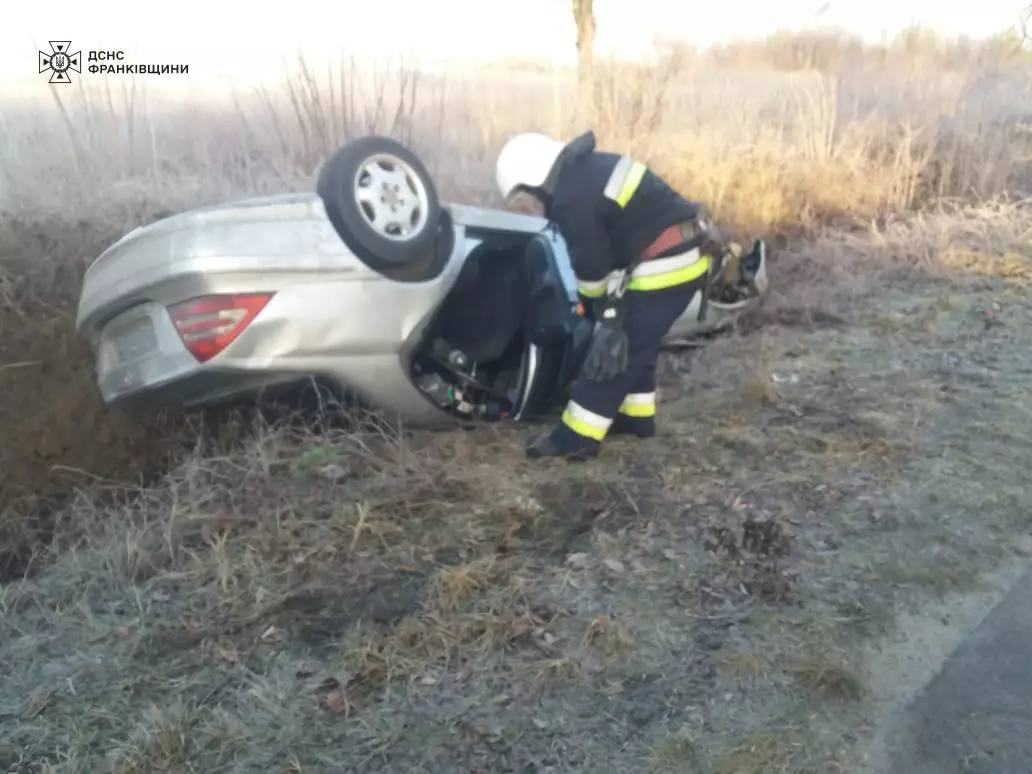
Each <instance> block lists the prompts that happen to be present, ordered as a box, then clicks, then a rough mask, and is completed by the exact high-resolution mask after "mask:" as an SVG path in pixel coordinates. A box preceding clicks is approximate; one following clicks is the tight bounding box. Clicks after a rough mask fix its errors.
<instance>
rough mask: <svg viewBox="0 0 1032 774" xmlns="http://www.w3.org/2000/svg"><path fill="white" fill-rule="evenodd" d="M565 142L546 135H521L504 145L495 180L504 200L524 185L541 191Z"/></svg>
mask: <svg viewBox="0 0 1032 774" xmlns="http://www.w3.org/2000/svg"><path fill="white" fill-rule="evenodd" d="M565 147H566V144H565V143H562V142H560V141H559V140H556V139H554V138H552V137H548V136H546V135H543V134H534V133H527V134H518V135H516V136H515V137H512V138H511V139H510V140H509V141H508V142H506V143H505V147H503V148H502V152H501V153H499V154H498V163H497V164H496V165H495V177H496V178H497V180H498V190H499V191H500V192H501V194H502V197H503V198H505V199H508V198H509V195H510V194H511V193H512V192H513V191H515V190H516V188H518V187H519V186H521V185H525V186H530V187H532V188H541V187H542V186H543V185H544V184H545V181H546V180H547V179H548V174H549V173H550V172H551V171H552V167H553V166H555V162H556V159H558V158H559V154H560V153H561V152H562V150H563V148H565Z"/></svg>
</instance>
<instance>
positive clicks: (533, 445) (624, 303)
mask: <svg viewBox="0 0 1032 774" xmlns="http://www.w3.org/2000/svg"><path fill="white" fill-rule="evenodd" d="M496 176H497V182H498V187H499V190H500V192H501V194H502V196H503V197H504V198H505V200H506V202H507V203H509V204H510V205H512V206H518V202H519V200H520V199H521V198H522V197H526V196H527V195H529V196H531V197H533V200H535V201H536V202H538V203H540V205H541V207H542V208H543V209H544V213H545V215H546V217H547V218H548V219H549V220H550V221H552V222H553V223H555V225H556V226H558V228H559V232H560V233H561V234H562V236H563V239H564V240H565V241H566V245H567V248H568V250H569V254H570V260H571V263H572V265H573V270H574V273H575V275H576V277H577V291H578V294H579V296H580V300H581V304H582V307H583V308H584V309H585V312H586V314H587V315H588V316H589V317H590V318H591V319H592V320H593V322H594V323H595V330H594V334H593V337H592V342H591V346H590V349H589V351H588V354H587V357H586V359H585V362H584V365H583V366H582V370H581V374H580V376H579V378H578V379H577V380H576V381H575V383H574V384H573V387H572V392H571V398H570V401H569V403H568V404H567V406H566V409H565V411H564V412H563V414H562V418H561V420H560V422H559V424H558V426H557V427H556V428H555V429H554V430H552V432H551V433H549V434H547V435H544V436H541V437H540V438H537V439H534V440H533V441H531V442H530V444H529V445H528V446H527V456H528V457H530V458H542V457H563V458H567V459H574V460H583V459H588V458H591V457H594V456H596V455H597V454H598V451H599V445H600V443H601V442H602V440H603V439H604V438H605V437H606V436H607V435H615V434H631V435H634V436H637V437H639V438H649V437H651V436H653V435H655V432H656V426H655V415H656V359H657V356H658V354H659V346H660V341H661V339H662V338H663V337H664V336H665V335H666V334H667V332H668V331H669V330H670V328H671V326H672V325H673V323H674V322H675V321H676V320H677V319H678V318H679V317H680V316H681V315H682V314H684V313H685V312H686V310H688V309H689V307H692V308H695V309H696V310H697V309H699V308H700V307H701V305H702V301H703V294H704V289H705V286H706V283H707V277H708V272H709V270H710V265H711V263H712V261H713V258H712V256H711V255H710V253H712V252H713V251H714V248H715V247H716V243H715V241H714V239H715V236H714V233H713V232H712V231H711V229H710V228H709V226H708V224H707V223H706V222H705V220H704V216H703V213H702V208H701V206H700V205H699V204H697V203H695V202H692V201H689V200H688V199H686V198H684V197H682V196H681V195H680V194H678V193H677V192H676V191H674V190H673V189H672V188H671V187H670V186H669V185H667V184H666V183H665V182H664V181H663V180H662V179H661V178H659V177H658V176H657V175H656V174H654V173H653V172H651V171H650V170H649V169H648V168H647V167H646V166H645V165H644V164H642V163H640V162H638V161H636V160H634V159H632V158H631V157H629V156H620V155H617V154H613V153H605V152H602V151H598V150H596V147H595V135H594V133H593V132H590V131H589V132H587V133H585V134H583V135H581V136H580V137H578V138H577V139H575V140H573V141H572V142H570V143H563V142H561V141H559V140H556V139H554V138H551V137H547V136H545V135H541V134H533V133H528V134H520V135H517V136H515V137H513V138H511V139H510V140H509V141H508V142H507V143H506V144H505V146H504V147H503V148H502V151H501V153H500V154H499V156H498V160H497V166H496ZM756 249H762V248H761V243H757V247H756Z"/></svg>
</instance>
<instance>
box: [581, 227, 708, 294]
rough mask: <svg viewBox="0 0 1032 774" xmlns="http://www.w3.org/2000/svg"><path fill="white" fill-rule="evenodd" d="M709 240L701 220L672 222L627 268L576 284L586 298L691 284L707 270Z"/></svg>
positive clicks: (706, 228) (706, 229)
mask: <svg viewBox="0 0 1032 774" xmlns="http://www.w3.org/2000/svg"><path fill="white" fill-rule="evenodd" d="M709 239H710V230H709V228H708V224H706V222H705V221H703V220H702V219H701V218H695V219H692V220H688V221H683V222H681V223H675V224H674V225H672V226H669V227H668V228H665V229H663V231H662V232H661V233H660V235H659V236H658V237H656V239H654V240H653V241H652V243H651V244H650V245H648V247H646V248H645V249H644V250H643V251H642V254H641V256H640V257H639V258H638V259H637V260H636V261H633V262H632V263H631V265H630V266H628V267H627V268H626V269H618V270H616V271H614V272H612V273H611V274H610V275H609V276H608V277H607V278H605V279H602V280H598V281H595V282H578V283H577V284H578V290H579V291H580V293H581V295H583V296H585V297H587V298H598V297H600V296H603V295H608V296H612V297H615V298H620V297H621V296H623V294H624V292H625V291H627V290H636V291H650V290H665V289H667V288H671V287H674V286H676V285H683V284H685V283H687V282H691V281H693V280H696V279H698V278H699V277H703V276H705V275H706V274H707V272H708V271H709V268H710V263H711V260H712V259H711V258H710V256H708V255H705V254H704V253H703V246H704V245H705V244H706V243H707V242H708V241H709Z"/></svg>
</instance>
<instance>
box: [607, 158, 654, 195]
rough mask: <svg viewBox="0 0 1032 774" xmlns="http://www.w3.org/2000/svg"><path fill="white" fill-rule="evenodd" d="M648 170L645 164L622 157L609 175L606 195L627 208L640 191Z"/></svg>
mask: <svg viewBox="0 0 1032 774" xmlns="http://www.w3.org/2000/svg"><path fill="white" fill-rule="evenodd" d="M646 169H647V168H646V166H645V165H644V164H642V163H641V162H639V161H635V160H634V159H632V158H631V157H630V156H621V157H620V160H619V161H618V162H616V166H615V167H613V171H612V173H611V174H610V175H609V181H608V182H607V183H606V188H605V192H604V193H605V195H606V196H607V197H608V198H610V199H612V200H613V201H614V202H616V203H617V204H619V205H620V206H621V207H626V206H627V202H629V201H630V200H631V197H632V196H634V192H635V191H637V190H638V186H639V185H640V184H641V179H642V178H643V177H644V176H645V171H646Z"/></svg>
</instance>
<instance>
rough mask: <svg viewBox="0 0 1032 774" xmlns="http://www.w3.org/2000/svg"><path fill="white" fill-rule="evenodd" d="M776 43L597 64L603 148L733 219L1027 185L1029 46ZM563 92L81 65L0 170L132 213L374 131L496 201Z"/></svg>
mask: <svg viewBox="0 0 1032 774" xmlns="http://www.w3.org/2000/svg"><path fill="white" fill-rule="evenodd" d="M770 45H771V46H773V48H771V49H770V50H768V51H766V52H765V53H764V49H763V48H762V47H761V46H755V47H754V48H753V49H752V51H753V54H754V55H755V56H754V57H753V60H752V61H748V58H746V57H742V56H734V57H723V58H722V57H719V56H718V57H702V56H694V55H692V54H690V53H686V52H674V53H672V54H671V55H670V56H667V57H664V58H661V59H660V60H659V61H658V63H656V64H653V65H637V66H631V65H625V64H614V63H609V64H606V63H601V64H600V65H599V68H598V77H597V89H596V91H597V97H596V110H595V114H594V116H593V118H592V120H591V124H592V126H593V127H594V128H595V130H596V131H597V133H598V134H599V136H600V139H601V141H602V142H603V144H604V145H606V146H607V147H610V148H612V149H614V150H629V151H633V152H635V153H637V154H639V155H641V156H642V157H643V158H645V159H646V160H648V161H649V162H650V163H652V164H653V165H654V166H655V167H656V168H657V170H659V171H660V172H662V173H663V174H664V175H666V176H667V177H668V178H669V179H670V180H671V181H672V182H673V183H675V184H676V185H677V186H678V187H680V188H681V189H682V190H684V191H685V192H686V193H687V194H688V195H690V196H692V197H693V198H696V199H698V200H701V201H704V202H705V203H706V204H707V205H709V206H710V207H711V208H712V209H713V211H714V213H715V214H716V215H717V217H718V218H719V219H721V220H722V221H724V222H725V223H727V224H729V225H730V226H732V227H734V228H735V229H736V230H739V229H741V230H748V231H756V230H782V231H789V232H794V233H797V232H798V230H799V229H812V228H814V227H816V226H819V225H821V224H825V223H829V222H834V223H838V224H842V223H862V224H866V223H870V222H871V221H872V220H873V219H880V218H885V217H888V216H891V215H893V214H896V213H899V212H902V211H906V210H908V209H911V208H915V207H920V208H925V207H927V206H929V205H932V204H934V203H936V202H938V201H941V200H943V199H950V198H964V199H968V200H970V199H972V198H975V199H978V200H985V199H987V198H991V197H993V196H995V195H998V194H1001V193H1004V192H1013V191H1025V192H1027V191H1028V190H1029V189H1028V184H1029V164H1030V155H1029V154H1030V148H1032V145H1030V142H1032V132H1029V130H1028V120H1029V115H1032V93H1030V92H1029V86H1028V84H1029V83H1030V82H1032V81H1030V79H1029V78H1028V68H1029V67H1030V66H1032V63H1030V61H1029V59H1028V57H1022V56H1004V55H1003V54H1002V53H1000V52H999V51H997V52H996V53H995V54H994V53H992V51H993V50H990V49H989V48H976V49H972V50H969V51H966V52H965V51H962V50H960V49H956V50H951V51H950V53H949V54H948V55H946V54H942V53H941V52H939V53H937V54H936V56H934V57H929V56H927V55H926V54H927V52H928V51H930V50H936V48H935V47H936V46H937V45H938V42H937V41H934V40H932V41H924V42H923V43H921V44H913V43H911V44H910V45H909V47H908V46H903V47H898V48H894V49H892V51H891V55H890V54H887V53H886V51H884V50H882V49H880V48H878V47H873V48H863V47H860V48H859V49H858V48H856V45H855V44H854V43H852V42H850V41H848V40H838V43H837V44H836V43H835V40H834V39H828V40H825V41H823V42H822V45H824V46H825V47H826V48H828V47H831V46H833V45H838V47H839V50H840V52H841V55H839V56H834V57H833V56H830V54H829V55H814V56H809V55H808V56H805V57H801V58H800V61H799V62H798V63H797V65H796V66H793V67H789V66H787V65H786V63H785V61H784V59H785V58H784V57H783V56H782V55H781V54H778V53H776V51H777V50H778V46H784V45H785V43H784V42H782V43H778V44H776V45H775V44H773V43H771V44H770ZM764 61H766V62H767V64H763V63H764ZM814 62H819V64H816V65H815V64H814ZM574 89H575V78H574V77H573V73H571V72H568V71H564V70H561V69H560V70H553V71H551V72H544V73H543V72H540V71H539V70H534V71H531V70H522V71H521V70H518V69H517V70H501V69H493V68H485V70H484V71H483V72H481V73H468V72H459V71H456V70H443V71H438V72H425V71H421V70H420V69H419V68H418V67H416V66H415V65H414V64H412V63H410V62H408V61H405V60H399V61H396V62H394V63H391V64H389V65H387V64H385V63H382V62H381V63H377V64H371V63H368V62H362V61H357V60H355V59H354V58H353V57H350V56H347V55H344V56H342V57H341V58H339V59H338V60H337V61H336V62H334V63H331V65H330V66H329V67H328V68H323V67H321V66H320V67H319V68H318V69H317V68H316V67H315V65H314V64H313V63H310V62H307V61H306V60H305V59H304V58H298V59H297V60H296V61H295V62H294V63H292V64H291V65H290V68H289V69H288V70H287V71H286V72H285V73H284V76H283V78H282V80H281V81H279V82H277V83H267V84H264V85H262V86H261V87H259V88H257V89H256V90H255V91H254V92H253V93H244V92H240V93H232V94H231V95H229V97H228V99H226V100H223V101H220V102H219V103H218V104H214V103H212V102H210V101H209V102H204V101H196V100H195V101H193V102H189V103H188V104H182V103H177V102H173V101H171V100H168V99H165V98H163V97H162V95H161V94H160V93H148V92H147V91H146V90H144V89H143V87H142V85H138V83H137V82H136V81H133V80H127V81H124V82H123V85H120V86H118V87H114V86H113V85H112V84H111V83H110V82H105V83H104V84H102V85H100V86H96V85H93V86H90V85H84V80H82V79H80V81H79V85H78V87H77V93H68V94H66V93H61V94H58V93H57V92H54V93H53V95H50V94H48V95H41V96H40V100H42V103H41V104H39V105H28V104H26V105H19V106H14V109H13V110H12V111H11V113H10V115H9V116H8V117H7V120H5V122H4V123H3V132H4V137H3V144H2V146H0V147H3V148H4V152H3V154H2V155H0V170H2V171H3V173H4V176H5V177H6V178H7V180H8V181H9V184H8V188H9V199H10V203H9V204H8V206H10V207H13V208H14V209H15V210H16V211H20V212H27V213H41V212H53V211H54V207H55V205H54V203H53V200H52V197H49V196H48V193H47V190H46V189H45V188H44V187H41V186H40V185H39V184H38V181H39V180H40V179H46V175H42V176H41V175H40V174H39V172H40V169H39V164H37V163H36V162H34V161H32V159H33V158H46V159H47V162H46V163H47V164H48V165H50V167H52V168H53V169H54V170H57V169H61V170H68V169H74V170H76V174H75V176H74V177H73V179H72V180H70V181H69V186H68V191H67V193H66V194H65V196H64V198H63V200H62V201H63V202H64V203H65V204H66V205H67V203H68V202H69V201H77V202H78V201H79V199H77V198H76V197H77V196H78V197H81V202H82V203H84V204H88V205H89V206H90V207H91V217H101V218H104V219H105V220H111V221H113V222H117V223H120V224H122V223H127V222H128V223H135V222H139V221H140V220H147V219H149V218H152V217H154V215H155V214H157V212H158V211H164V210H169V209H173V210H174V209H180V208H183V207H187V206H190V205H196V204H200V203H204V202H209V201H213V200H218V199H224V198H227V197H231V196H237V195H244V194H259V193H268V192H275V191H277V190H290V189H297V188H306V189H307V188H311V186H312V180H313V176H314V173H315V170H316V168H317V166H318V164H319V162H320V161H321V159H323V158H324V157H325V156H326V155H327V154H328V153H329V152H330V151H331V150H333V149H334V148H335V147H336V146H338V145H339V144H340V143H342V142H344V141H346V140H347V139H349V138H351V137H354V136H356V135H358V134H364V133H371V132H376V133H382V134H388V135H391V136H394V137H396V138H398V139H400V140H402V141H404V142H407V143H411V144H413V145H414V146H415V147H416V149H417V151H418V152H419V153H420V154H421V155H422V156H423V157H424V158H425V159H426V160H427V161H428V162H429V165H430V167H431V170H432V172H433V173H434V174H435V177H436V179H437V180H438V183H439V185H440V187H441V188H442V189H443V190H444V192H445V194H446V195H447V196H448V197H459V198H463V199H466V200H472V201H487V202H493V203H494V202H496V198H495V194H494V192H493V190H492V186H491V181H492V179H493V176H492V174H491V164H492V162H493V158H494V154H495V153H496V152H497V150H498V148H499V147H500V145H501V143H502V142H503V141H504V139H505V137H506V136H508V135H510V134H512V133H514V132H517V131H524V130H533V129H537V130H544V131H549V132H553V133H558V134H560V135H563V136H570V135H571V134H573V133H574V132H577V131H580V130H582V129H584V128H585V126H584V125H583V123H577V119H576V118H575V117H574V116H573V114H572V112H571V111H572V108H573V105H574V100H573V99H572V98H571V95H572V94H573V92H574ZM55 100H56V101H55ZM227 104H228V105H230V106H231V109H230V110H228V111H227V109H226V106H227ZM187 117H188V118H187ZM69 127H75V129H74V131H70V130H69ZM66 177H67V176H66ZM98 184H99V185H101V186H102V187H103V190H104V191H105V192H106V194H105V196H104V197H102V198H100V199H98V197H96V196H95V195H94V192H95V191H96V186H97V185H98ZM78 211H79V212H80V213H82V212H85V211H84V210H82V209H81V208H78ZM92 213H95V214H92Z"/></svg>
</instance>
